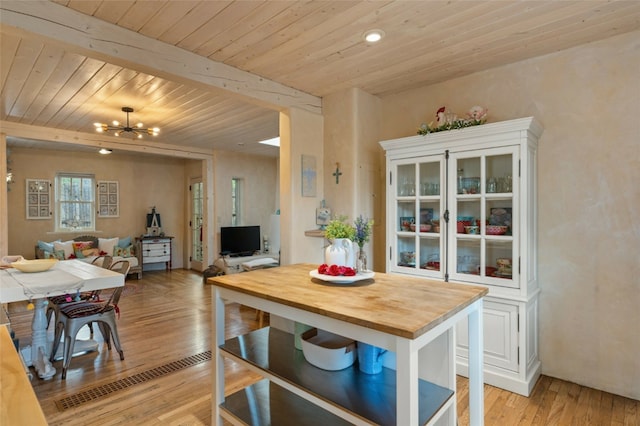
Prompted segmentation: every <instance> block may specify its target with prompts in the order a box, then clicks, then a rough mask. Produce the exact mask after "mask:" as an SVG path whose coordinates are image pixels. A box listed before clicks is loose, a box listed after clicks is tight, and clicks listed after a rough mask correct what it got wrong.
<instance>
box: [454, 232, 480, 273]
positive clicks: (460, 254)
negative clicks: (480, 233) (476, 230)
mask: <svg viewBox="0 0 640 426" xmlns="http://www.w3.org/2000/svg"><path fill="white" fill-rule="evenodd" d="M456 261H457V265H456V272H458V273H460V274H473V275H477V274H478V272H479V271H480V240H479V239H477V240H458V251H457V258H456Z"/></svg>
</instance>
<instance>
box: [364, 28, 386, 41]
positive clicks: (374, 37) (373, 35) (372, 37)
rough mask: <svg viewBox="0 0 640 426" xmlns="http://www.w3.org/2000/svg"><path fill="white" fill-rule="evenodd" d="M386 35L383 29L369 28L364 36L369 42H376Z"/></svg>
mask: <svg viewBox="0 0 640 426" xmlns="http://www.w3.org/2000/svg"><path fill="white" fill-rule="evenodd" d="M383 37H384V31H382V30H369V31H367V32H365V33H364V34H363V35H362V38H364V40H365V41H366V42H367V43H376V42H378V41H380V40H382V38H383Z"/></svg>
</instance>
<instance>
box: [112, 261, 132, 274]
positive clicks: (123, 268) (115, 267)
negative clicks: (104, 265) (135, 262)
mask: <svg viewBox="0 0 640 426" xmlns="http://www.w3.org/2000/svg"><path fill="white" fill-rule="evenodd" d="M109 269H111V270H112V271H115V272H119V273H121V274H122V275H124V276H126V275H127V274H128V273H129V269H131V264H130V263H129V261H128V260H118V261H117V262H114V263H112V264H111V266H110V267H109Z"/></svg>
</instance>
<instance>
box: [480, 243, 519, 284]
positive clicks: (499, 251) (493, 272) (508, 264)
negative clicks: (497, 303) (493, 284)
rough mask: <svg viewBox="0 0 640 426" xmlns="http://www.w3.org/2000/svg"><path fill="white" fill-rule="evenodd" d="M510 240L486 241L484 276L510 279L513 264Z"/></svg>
mask: <svg viewBox="0 0 640 426" xmlns="http://www.w3.org/2000/svg"><path fill="white" fill-rule="evenodd" d="M512 255H513V249H512V242H511V241H504V242H503V241H487V249H486V259H485V265H487V266H486V267H485V271H484V273H485V276H487V277H496V278H501V279H509V280H510V279H511V278H512V270H513V268H514V267H517V265H513V259H512Z"/></svg>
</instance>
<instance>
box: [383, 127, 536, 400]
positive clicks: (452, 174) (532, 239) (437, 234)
mask: <svg viewBox="0 0 640 426" xmlns="http://www.w3.org/2000/svg"><path fill="white" fill-rule="evenodd" d="M541 133H542V127H541V126H540V124H539V123H538V122H537V121H536V120H535V119H534V118H532V117H529V118H522V119H516V120H510V121H504V122H500V123H490V124H484V125H479V126H474V127H468V128H464V129H458V130H450V131H444V132H437V133H431V134H428V135H424V136H412V137H407V138H401V139H394V140H388V141H382V142H380V144H381V146H382V147H383V148H384V150H385V152H386V163H387V177H386V179H387V235H386V238H387V240H386V241H387V265H386V266H387V272H389V273H398V274H407V275H415V276H423V277H428V278H436V279H442V280H444V281H452V282H459V283H469V284H480V285H485V286H487V287H488V288H489V296H487V297H486V299H485V304H486V305H485V311H484V324H485V330H484V348H485V351H484V371H485V375H484V377H485V381H486V382H487V383H489V384H492V385H495V386H498V387H501V388H504V389H508V390H510V391H512V392H517V393H519V394H522V395H527V396H528V395H529V394H530V392H531V389H532V388H533V385H534V384H535V382H536V380H537V379H538V377H539V376H540V371H541V365H540V360H539V357H538V300H539V293H540V288H539V285H538V277H537V253H536V250H537V212H536V209H537V196H536V152H537V145H538V138H539V136H540V135H541ZM466 348H467V332H466V329H465V327H464V325H460V326H459V327H458V330H457V367H458V372H459V373H460V374H466V372H467V365H468V364H467V360H468V356H467V350H466Z"/></svg>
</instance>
